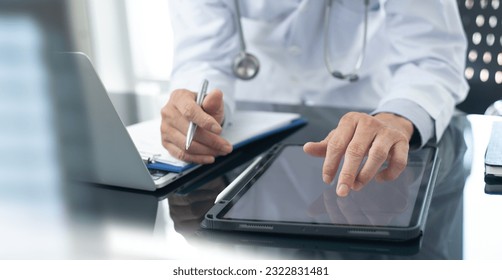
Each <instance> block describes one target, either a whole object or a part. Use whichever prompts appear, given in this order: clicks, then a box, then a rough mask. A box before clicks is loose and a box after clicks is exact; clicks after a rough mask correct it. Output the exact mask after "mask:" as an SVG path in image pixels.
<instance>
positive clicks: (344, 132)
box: [322, 115, 356, 184]
mask: <svg viewBox="0 0 502 280" xmlns="http://www.w3.org/2000/svg"><path fill="white" fill-rule="evenodd" d="M346 116H347V115H346ZM346 116H344V117H343V118H342V119H341V120H340V123H339V124H338V127H337V128H336V129H335V130H334V131H333V133H332V135H331V137H330V138H329V140H328V146H327V148H326V158H325V159H324V163H323V166H322V174H323V175H322V178H323V181H324V182H325V183H326V184H331V183H332V182H333V179H334V178H335V175H336V172H337V171H338V167H339V166H340V161H341V160H342V157H343V155H344V153H345V150H346V149H347V146H348V145H349V143H350V140H351V139H352V137H353V135H354V132H355V130H356V122H355V120H354V119H352V118H347V117H346Z"/></svg>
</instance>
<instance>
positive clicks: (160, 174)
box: [148, 169, 169, 181]
mask: <svg viewBox="0 0 502 280" xmlns="http://www.w3.org/2000/svg"><path fill="white" fill-rule="evenodd" d="M148 171H149V172H150V176H152V179H153V180H154V181H157V180H158V179H160V178H162V177H164V176H166V175H167V174H169V172H168V171H162V170H154V169H148Z"/></svg>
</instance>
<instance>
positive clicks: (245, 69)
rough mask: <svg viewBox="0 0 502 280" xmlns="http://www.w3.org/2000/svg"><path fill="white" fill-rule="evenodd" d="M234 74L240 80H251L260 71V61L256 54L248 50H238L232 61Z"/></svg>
mask: <svg viewBox="0 0 502 280" xmlns="http://www.w3.org/2000/svg"><path fill="white" fill-rule="evenodd" d="M232 70H233V72H234V74H235V75H236V76H237V77H238V78H239V79H242V80H251V79H253V78H254V77H256V75H258V72H259V71H260V62H259V61H258V58H256V56H254V55H252V54H250V53H248V52H240V53H239V54H238V55H237V56H236V57H235V58H234V61H233V62H232Z"/></svg>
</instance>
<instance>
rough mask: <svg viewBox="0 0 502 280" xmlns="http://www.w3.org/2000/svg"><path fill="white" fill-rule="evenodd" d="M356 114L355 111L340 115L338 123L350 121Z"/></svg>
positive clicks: (354, 118) (355, 117)
mask: <svg viewBox="0 0 502 280" xmlns="http://www.w3.org/2000/svg"><path fill="white" fill-rule="evenodd" d="M357 116H358V113H357V112H349V113H347V114H345V115H343V116H342V118H341V119H340V123H346V122H349V123H352V122H354V121H355V120H356V119H357Z"/></svg>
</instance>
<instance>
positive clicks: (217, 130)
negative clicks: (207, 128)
mask: <svg viewBox="0 0 502 280" xmlns="http://www.w3.org/2000/svg"><path fill="white" fill-rule="evenodd" d="M211 132H212V133H217V134H218V133H220V132H221V126H219V125H217V124H213V125H212V126H211Z"/></svg>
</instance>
